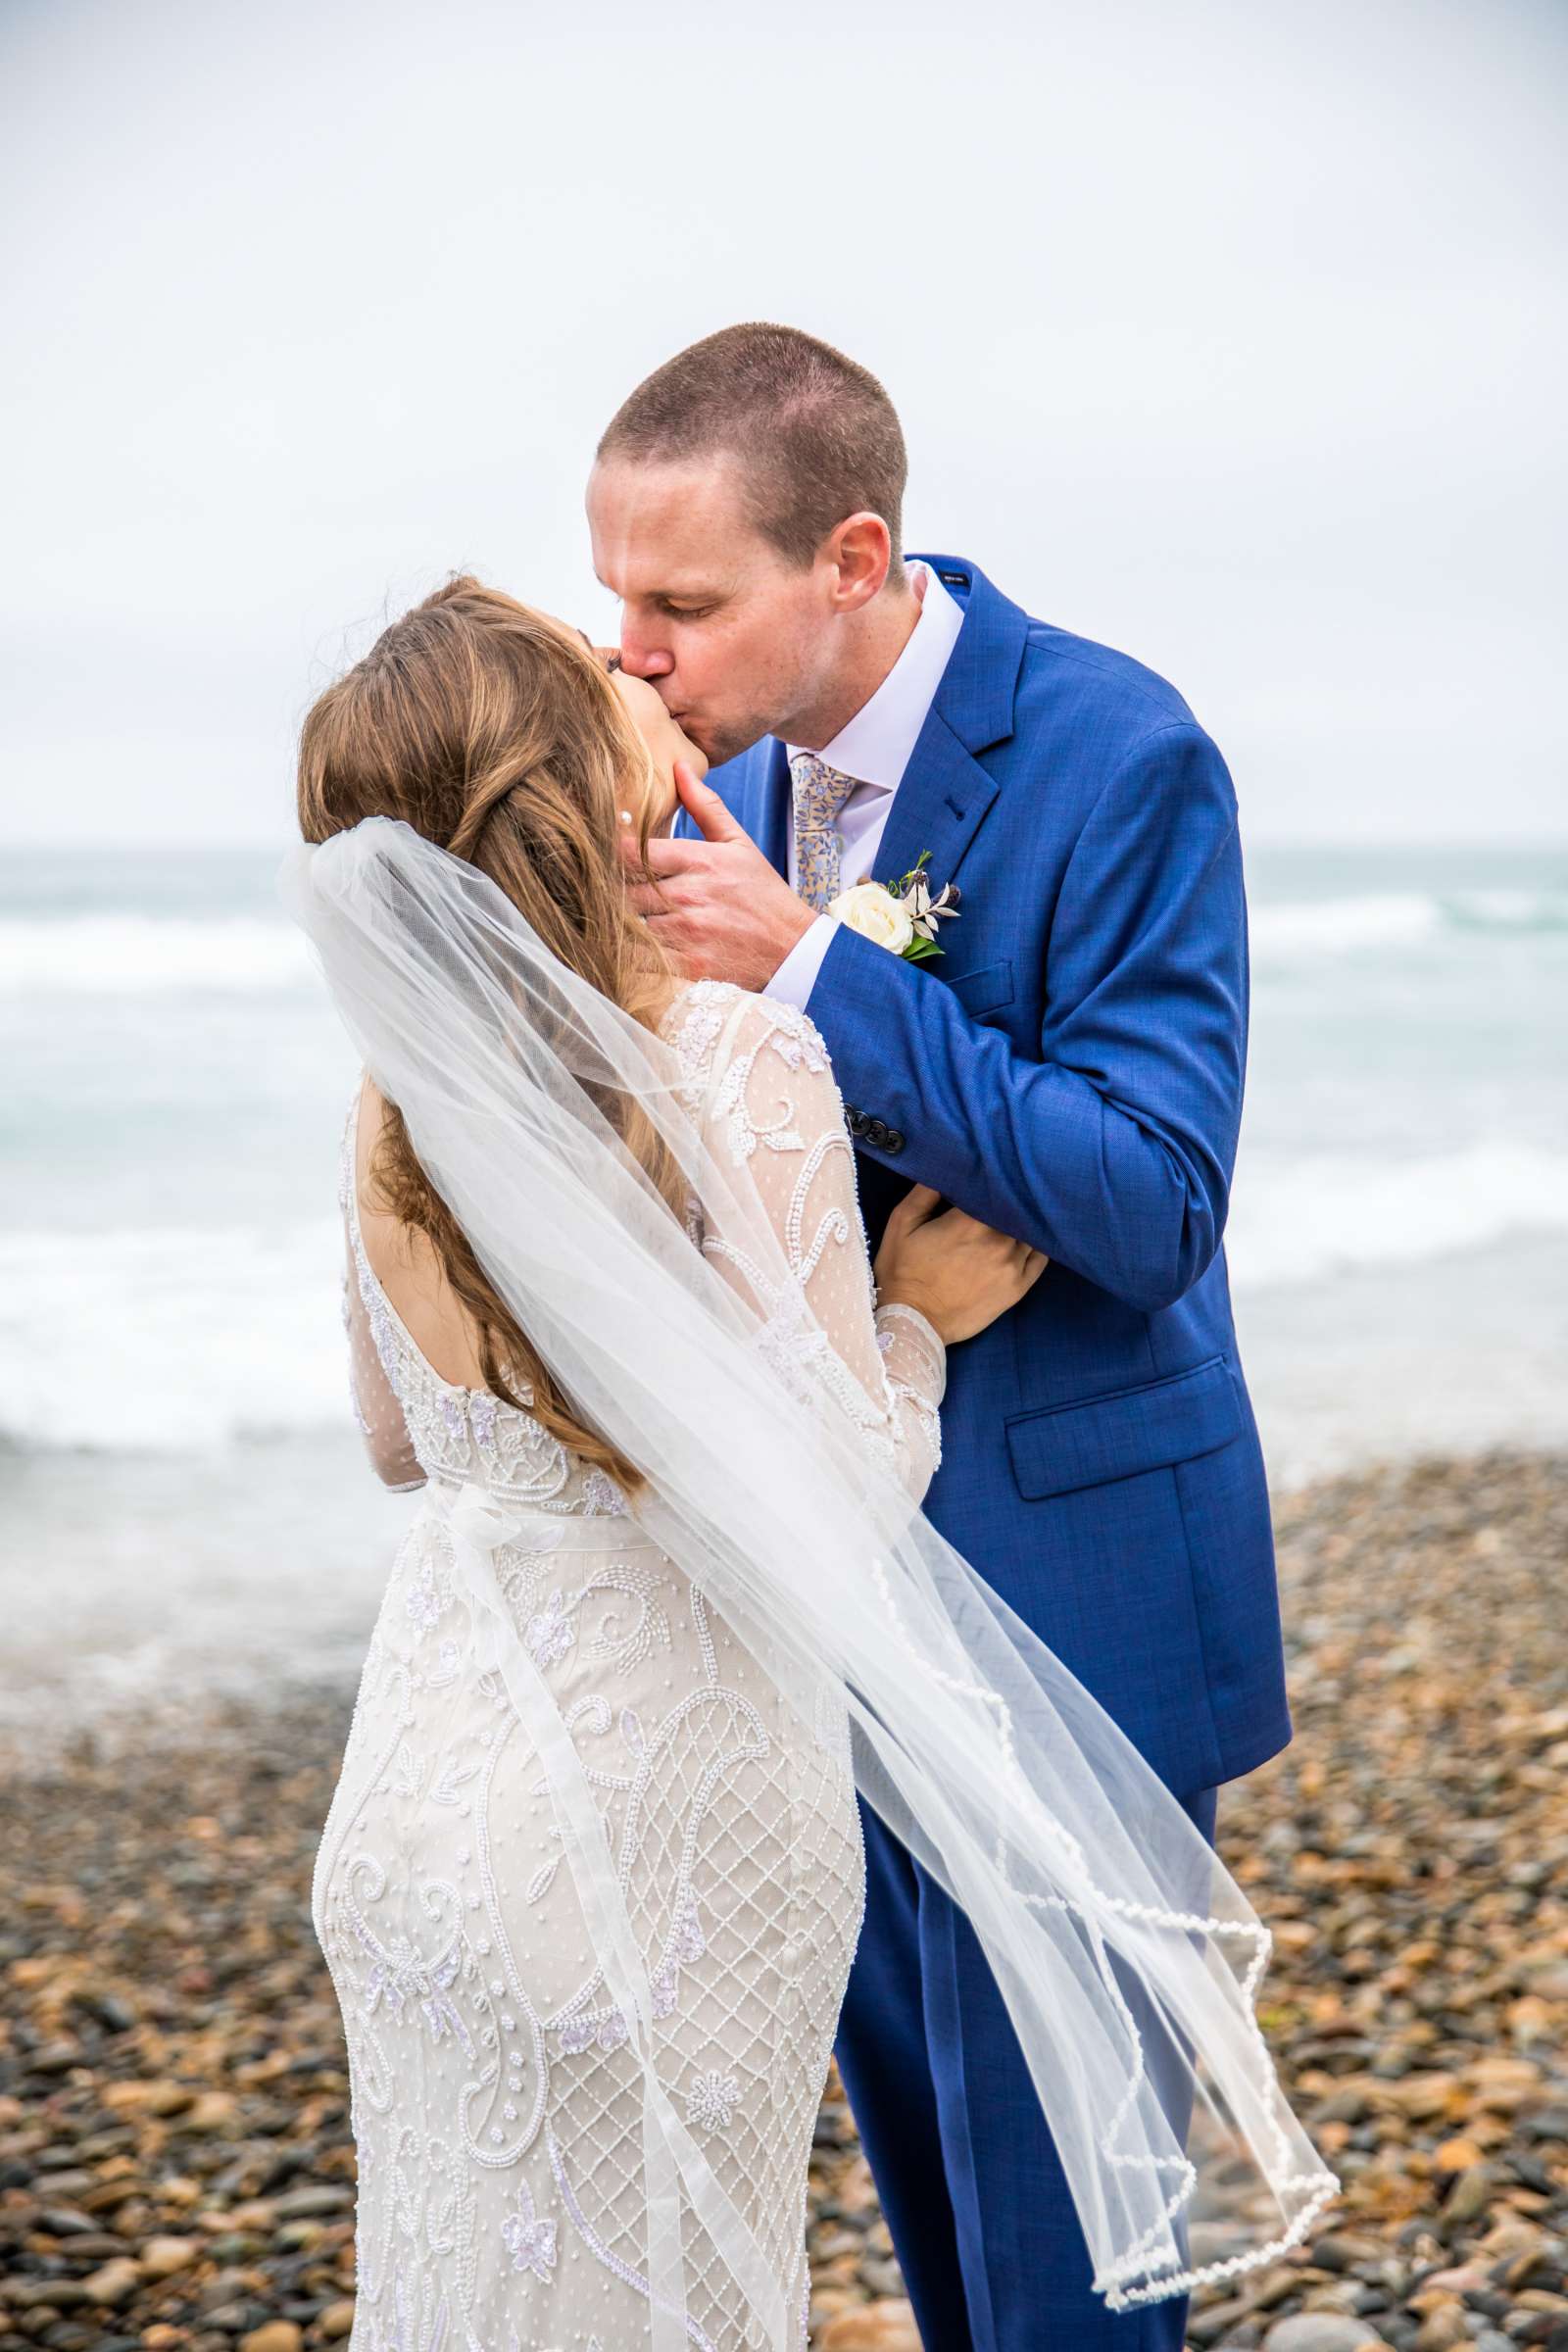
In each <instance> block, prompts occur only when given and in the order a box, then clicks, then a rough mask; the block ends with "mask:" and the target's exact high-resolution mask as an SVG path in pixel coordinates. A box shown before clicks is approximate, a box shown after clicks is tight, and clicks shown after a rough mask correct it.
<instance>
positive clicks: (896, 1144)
mask: <svg viewBox="0 0 1568 2352" xmlns="http://www.w3.org/2000/svg"><path fill="white" fill-rule="evenodd" d="M882 1149H883V1151H884V1152H902V1151H903V1150H904V1136H903V1134H902V1132H901V1130H900V1129H899V1128H897V1127H890V1128H889V1129H888V1131H887V1134H886V1136H885V1137H884V1139H883V1144H882Z"/></svg>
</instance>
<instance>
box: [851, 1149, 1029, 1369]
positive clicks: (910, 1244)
mask: <svg viewBox="0 0 1568 2352" xmlns="http://www.w3.org/2000/svg"><path fill="white" fill-rule="evenodd" d="M941 1198H942V1196H941V1194H940V1193H934V1192H933V1191H932V1190H931V1187H930V1186H929V1185H928V1184H916V1185H911V1187H910V1188H909V1190H908V1192H907V1193H906V1194H905V1196H904V1199H903V1200H902V1201H900V1202H899V1204H898V1206H897V1207H896V1208H895V1209H894V1211H893V1214H892V1215H891V1216H890V1217H889V1219H888V1221H887V1229H886V1231H885V1232H884V1234H883V1236H882V1242H881V1247H880V1248H879V1249H878V1250H877V1253H876V1259H875V1263H874V1264H873V1267H872V1272H873V1273H874V1274H875V1276H876V1288H877V1299H878V1300H879V1302H880V1303H881V1304H882V1305H883V1306H892V1305H894V1304H895V1303H896V1304H899V1305H901V1306H912V1307H916V1308H918V1310H919V1312H920V1313H921V1314H922V1315H924V1317H925V1319H926V1321H927V1322H928V1323H929V1324H931V1325H932V1327H933V1328H934V1329H935V1330H936V1331H937V1333H938V1334H939V1335H940V1337H941V1338H942V1340H943V1341H944V1342H945V1343H946V1345H947V1346H948V1347H950V1348H951V1347H952V1346H953V1345H954V1344H955V1342H956V1341H958V1340H972V1339H973V1338H974V1335H975V1333H976V1332H977V1331H984V1330H985V1328H986V1326H987V1324H988V1323H994V1322H995V1321H996V1319H997V1317H998V1316H999V1315H1005V1313H1006V1311H1007V1309H1008V1307H1009V1306H1016V1305H1017V1303H1018V1301H1019V1299H1021V1298H1022V1297H1023V1296H1024V1294H1025V1292H1026V1291H1029V1290H1031V1289H1032V1288H1033V1286H1034V1285H1035V1284H1036V1283H1037V1282H1038V1281H1039V1279H1040V1277H1041V1275H1042V1274H1043V1273H1044V1272H1045V1270H1046V1267H1047V1266H1048V1265H1049V1264H1050V1262H1051V1261H1050V1259H1049V1258H1048V1257H1047V1256H1046V1255H1045V1254H1044V1252H1043V1251H1041V1250H1031V1249H1030V1248H1029V1246H1028V1244H1027V1243H1025V1242H1015V1241H1014V1240H1013V1239H1012V1236H1011V1235H1010V1234H1006V1233H998V1232H997V1230H996V1228H995V1227H994V1226H991V1225H982V1224H981V1223H980V1221H979V1219H978V1218H976V1217H971V1216H969V1215H968V1214H967V1212H966V1211H965V1210H963V1209H961V1208H948V1209H944V1210H943V1211H942V1214H941V1215H940V1216H938V1215H937V1214H936V1213H935V1212H936V1206H937V1202H938V1201H940V1200H941Z"/></svg>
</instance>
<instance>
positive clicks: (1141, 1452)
mask: <svg viewBox="0 0 1568 2352" xmlns="http://www.w3.org/2000/svg"><path fill="white" fill-rule="evenodd" d="M1006 1430H1007V1449H1008V1451H1009V1452H1010V1454H1011V1455H1012V1472H1013V1476H1014V1478H1015V1479H1016V1480H1017V1482H1018V1492H1019V1493H1020V1495H1025V1496H1026V1497H1027V1498H1028V1499H1029V1500H1030V1501H1038V1500H1041V1499H1042V1498H1044V1497H1045V1496H1046V1495H1070V1494H1071V1493H1072V1491H1073V1489H1074V1488H1075V1487H1103V1486H1105V1485H1107V1484H1108V1483H1109V1481H1110V1480H1112V1479H1116V1478H1135V1477H1136V1476H1137V1475H1138V1473H1139V1472H1140V1471H1141V1470H1158V1469H1160V1468H1162V1467H1163V1466H1164V1465H1165V1464H1167V1463H1170V1462H1186V1461H1191V1459H1192V1458H1193V1456H1194V1455H1195V1454H1200V1453H1212V1452H1213V1451H1214V1450H1215V1448H1216V1447H1217V1446H1228V1445H1229V1444H1230V1442H1231V1440H1232V1439H1233V1438H1235V1437H1239V1436H1240V1435H1241V1430H1242V1411H1241V1403H1240V1400H1239V1398H1238V1397H1237V1393H1236V1384H1235V1382H1234V1380H1233V1379H1232V1377H1231V1370H1230V1366H1229V1364H1228V1363H1227V1361H1226V1359H1225V1357H1224V1356H1223V1355H1212V1356H1210V1357H1209V1358H1208V1359H1207V1361H1206V1362H1204V1363H1201V1364H1194V1365H1193V1367H1192V1369H1191V1370H1190V1371H1187V1372H1172V1373H1170V1374H1168V1375H1167V1376H1166V1377H1165V1378H1164V1379H1163V1380H1150V1381H1145V1382H1144V1383H1143V1384H1142V1386H1140V1387H1138V1388H1136V1389H1118V1390H1115V1391H1114V1392H1113V1393H1112V1394H1111V1395H1110V1396H1108V1397H1085V1398H1084V1399H1083V1401H1082V1402H1081V1403H1077V1404H1054V1405H1048V1406H1047V1407H1046V1409H1045V1411H1044V1412H1039V1413H1015V1414H1014V1415H1013V1416H1012V1418H1011V1419H1010V1420H1009V1421H1008V1422H1007V1424H1006Z"/></svg>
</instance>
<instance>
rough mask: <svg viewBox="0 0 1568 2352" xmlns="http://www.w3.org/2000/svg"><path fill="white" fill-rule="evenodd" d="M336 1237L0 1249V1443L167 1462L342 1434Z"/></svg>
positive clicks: (20, 1241) (116, 1239)
mask: <svg viewBox="0 0 1568 2352" xmlns="http://www.w3.org/2000/svg"><path fill="white" fill-rule="evenodd" d="M342 1262H343V1236H342V1229H341V1227H340V1226H339V1225H338V1224H337V1223H336V1221H335V1220H333V1219H330V1218H327V1219H322V1220H319V1221H313V1222H311V1223H309V1224H301V1225H295V1226H290V1227H288V1228H286V1229H285V1230H283V1231H281V1232H278V1233H273V1234H270V1233H259V1232H251V1231H246V1230H244V1229H229V1230H216V1229H213V1230H207V1231H196V1232H178V1231H157V1230H153V1231H137V1232H124V1231H122V1232H108V1233H95V1234H63V1233H18V1234H13V1235H8V1236H6V1237H5V1238H4V1239H3V1240H0V1435H3V1436H4V1437H5V1438H6V1439H8V1440H9V1441H10V1442H11V1443H12V1444H14V1445H21V1446H25V1447H27V1448H28V1449H32V1448H35V1447H49V1448H54V1447H65V1448H77V1447H88V1448H109V1449H125V1450H129V1451H135V1452H143V1451H149V1452H172V1453H181V1452H186V1451H189V1450H193V1449H196V1450H199V1449H201V1448H203V1447H207V1446H215V1445H220V1444H222V1443H223V1442H225V1441H226V1440H229V1439H233V1438H240V1437H271V1436H277V1435H282V1434H286V1433H291V1432H295V1433H297V1432H301V1431H310V1430H319V1429H322V1428H329V1427H339V1428H341V1427H344V1426H347V1425H348V1423H349V1404H348V1390H347V1382H346V1372H345V1362H346V1359H345V1354H344V1343H343V1333H342V1328H341V1321H340V1298H341V1292H340V1284H341V1271H342Z"/></svg>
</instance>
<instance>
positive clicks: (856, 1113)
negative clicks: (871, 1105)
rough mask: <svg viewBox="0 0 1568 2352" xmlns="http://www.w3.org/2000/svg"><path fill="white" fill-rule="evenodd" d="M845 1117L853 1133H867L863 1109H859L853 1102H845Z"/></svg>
mask: <svg viewBox="0 0 1568 2352" xmlns="http://www.w3.org/2000/svg"><path fill="white" fill-rule="evenodd" d="M844 1117H845V1122H846V1124H847V1125H848V1127H849V1130H850V1133H851V1134H852V1135H863V1134H864V1133H865V1113H864V1111H863V1110H857V1109H856V1107H855V1105H854V1103H845V1105H844Z"/></svg>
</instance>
